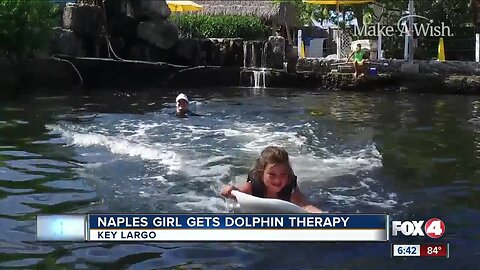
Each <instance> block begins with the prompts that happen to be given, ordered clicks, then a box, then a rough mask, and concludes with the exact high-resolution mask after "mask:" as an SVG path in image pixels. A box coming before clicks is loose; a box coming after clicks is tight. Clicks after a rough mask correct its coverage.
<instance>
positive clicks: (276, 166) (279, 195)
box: [222, 146, 323, 213]
mask: <svg viewBox="0 0 480 270" xmlns="http://www.w3.org/2000/svg"><path fill="white" fill-rule="evenodd" d="M232 190H238V191H240V192H243V193H246V194H250V195H253V196H256V197H260V198H272V199H281V200H285V201H288V202H291V203H294V204H296V205H298V206H300V207H302V208H303V209H305V210H306V211H308V212H311V213H323V211H322V210H320V209H318V208H317V207H315V206H313V205H311V204H309V203H308V202H307V200H306V199H305V196H304V195H303V194H302V192H301V191H300V189H299V188H298V185H297V177H296V176H295V174H294V173H293V170H292V167H291V165H290V161H289V157H288V153H287V151H285V149H283V148H281V147H276V146H268V147H267V148H265V149H264V150H263V151H262V153H261V154H260V157H259V158H258V159H257V161H256V162H255V167H254V168H253V170H251V171H250V173H249V174H248V177H247V182H246V183H244V184H243V185H242V186H240V187H239V188H237V187H235V186H231V185H230V186H226V187H224V188H223V190H222V195H223V196H224V197H227V198H232V197H233V195H232V194H231V192H232Z"/></svg>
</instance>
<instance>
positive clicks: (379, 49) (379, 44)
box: [377, 32, 383, 60]
mask: <svg viewBox="0 0 480 270" xmlns="http://www.w3.org/2000/svg"><path fill="white" fill-rule="evenodd" d="M377 59H378V60H383V55H382V32H380V33H378V40H377Z"/></svg>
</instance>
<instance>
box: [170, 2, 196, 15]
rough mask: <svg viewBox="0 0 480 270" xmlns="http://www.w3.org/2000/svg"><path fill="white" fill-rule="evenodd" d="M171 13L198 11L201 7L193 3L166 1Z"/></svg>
mask: <svg viewBox="0 0 480 270" xmlns="http://www.w3.org/2000/svg"><path fill="white" fill-rule="evenodd" d="M166 2H167V5H168V8H169V9H170V10H171V11H172V12H189V11H200V10H202V9H203V7H202V6H201V5H199V4H197V3H195V2H193V1H166Z"/></svg>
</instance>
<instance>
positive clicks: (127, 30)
mask: <svg viewBox="0 0 480 270" xmlns="http://www.w3.org/2000/svg"><path fill="white" fill-rule="evenodd" d="M105 10H106V12H104V10H103V5H99V6H97V5H88V4H76V3H68V4H67V5H66V6H65V9H64V12H63V23H62V27H61V28H56V29H55V35H54V38H53V40H52V43H51V54H63V55H71V56H88V57H109V56H111V57H113V56H112V55H114V54H113V53H112V52H111V51H110V55H109V50H108V46H107V44H108V43H107V40H106V38H105V31H103V30H104V29H105V25H107V29H108V36H109V37H110V42H111V46H112V48H113V51H114V53H115V54H116V55H117V56H118V57H119V58H125V59H132V58H134V57H136V56H138V55H141V54H142V53H144V51H145V49H144V48H148V49H146V50H147V51H155V50H168V49H170V48H172V47H173V46H174V45H175V43H176V42H177V39H178V29H177V27H176V26H175V25H174V24H172V23H170V22H169V21H167V18H168V17H169V16H170V9H169V8H168V6H167V4H166V2H165V1H164V0H158V1H150V0H107V1H106V3H105ZM142 46H143V47H144V48H140V49H139V47H142ZM142 50H143V51H142ZM139 51H141V52H140V53H139ZM134 60H136V59H134Z"/></svg>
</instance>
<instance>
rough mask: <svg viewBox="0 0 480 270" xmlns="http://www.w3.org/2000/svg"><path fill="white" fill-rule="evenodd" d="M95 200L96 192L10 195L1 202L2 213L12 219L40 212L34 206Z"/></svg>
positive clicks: (0, 210)
mask: <svg viewBox="0 0 480 270" xmlns="http://www.w3.org/2000/svg"><path fill="white" fill-rule="evenodd" d="M95 199H96V193H94V192H85V193H73V192H69V193H38V194H28V195H9V196H8V197H6V198H3V199H1V200H0V213H2V214H3V215H8V216H12V217H18V216H22V215H25V214H31V213H36V212H38V211H39V209H37V208H34V205H40V206H55V205H58V204H61V203H75V202H76V203H82V202H91V201H94V200H95ZM30 205H32V206H30Z"/></svg>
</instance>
